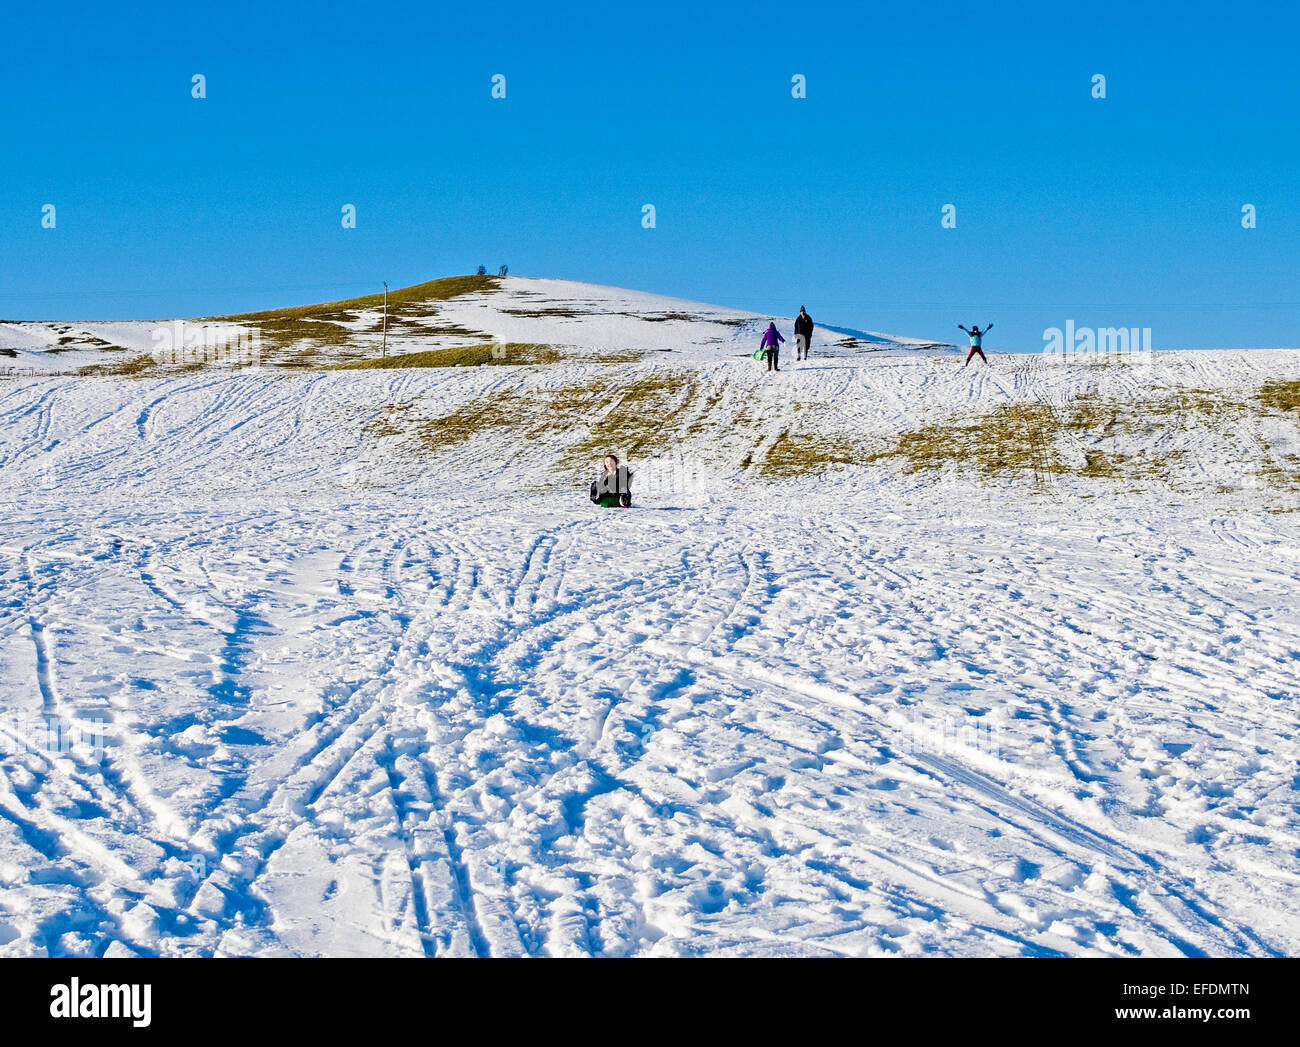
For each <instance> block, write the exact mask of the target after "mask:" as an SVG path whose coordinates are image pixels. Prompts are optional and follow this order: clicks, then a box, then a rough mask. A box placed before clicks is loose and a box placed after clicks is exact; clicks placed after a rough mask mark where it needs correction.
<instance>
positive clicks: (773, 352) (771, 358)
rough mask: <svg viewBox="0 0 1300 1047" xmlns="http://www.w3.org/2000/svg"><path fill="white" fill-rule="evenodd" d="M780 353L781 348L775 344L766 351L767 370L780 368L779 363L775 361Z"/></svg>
mask: <svg viewBox="0 0 1300 1047" xmlns="http://www.w3.org/2000/svg"><path fill="white" fill-rule="evenodd" d="M780 355H781V350H780V349H778V348H777V347H776V346H772V348H771V349H769V350H768V351H767V369H768V370H769V371H779V370H781V367H780V365H779V364H778V363H777V358H778V357H779V356H780Z"/></svg>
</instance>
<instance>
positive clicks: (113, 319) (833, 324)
mask: <svg viewBox="0 0 1300 1047" xmlns="http://www.w3.org/2000/svg"><path fill="white" fill-rule="evenodd" d="M471 275H474V270H470V271H468V272H455V273H442V274H439V275H438V276H432V277H428V278H426V279H421V280H415V281H413V282H412V283H409V284H408V283H401V284H394V283H392V282H391V281H390V283H389V286H388V290H389V291H390V292H393V291H400V290H404V289H406V288H409V287H414V286H418V285H419V284H423V283H430V282H433V281H436V280H442V279H449V278H453V277H459V276H471ZM485 275H488V276H496V275H497V274H496V273H493V272H491V271H489V272H488V273H486V274H485ZM508 276H510V277H516V278H519V279H529V280H557V281H562V282H567V283H578V284H589V285H591V286H596V287H615V288H617V289H620V290H626V291H632V292H636V293H641V294H648V295H656V296H659V297H663V298H672V299H677V300H679V301H684V302H692V303H695V304H697V305H706V306H714V307H717V308H722V309H736V310H738V311H741V312H750V313H753V314H755V315H757V316H770V317H774V318H778V319H779V318H782V317H784V318H787V319H790V320H793V318H794V316H795V315H796V314H797V313H798V311H799V307H798V306H795V307H794V308H793V309H792V310H791V311H790V312H789V313H785V312H777V311H774V310H765V309H754V308H752V307H749V306H739V305H733V304H731V303H729V302H714V301H705V300H703V299H700V298H692V297H690V296H689V295H682V294H672V293H668V292H663V291H656V290H653V289H649V288H643V287H626V286H623V285H614V284H602V283H600V282H599V281H596V280H583V279H574V278H571V277H558V276H538V275H537V274H534V273H515V272H510V273H509V274H508ZM292 290H293V289H292V288H288V289H281V292H280V293H286V294H287V293H291V292H292ZM383 290H384V286H383V282H382V281H381V282H380V283H379V286H378V288H377V289H376V288H372V287H360V288H358V287H355V286H354V285H350V284H340V285H337V286H336V287H334V288H333V289H332V291H330V290H329V289H326V288H317V289H314V290H312V289H309V290H308V291H307V293H308V297H307V298H305V299H303V300H301V301H287V300H286V301H277V302H276V303H275V304H273V305H269V306H268V305H263V304H259V305H256V306H254V307H250V308H233V309H227V310H223V311H220V312H210V313H192V314H189V315H180V314H158V315H152V316H78V317H62V316H60V317H51V316H43V317H29V318H17V317H13V316H0V324H42V323H44V324H78V323H85V324H112V323H130V324H136V323H163V322H168V321H171V320H203V319H214V318H220V317H227V316H236V315H240V314H243V313H250V312H259V311H265V310H268V309H269V310H275V309H281V308H283V309H292V308H297V307H300V306H306V305H324V304H328V303H331V302H335V301H347V300H350V299H353V298H360V297H364V296H366V295H372V294H380V293H382V292H383ZM337 292H342V293H341V294H339V293H337ZM103 293H105V294H112V293H114V292H103ZM149 293H150V294H160V295H162V294H174V293H178V292H170V291H158V292H149ZM205 293H208V294H212V293H220V292H216V291H209V292H205ZM228 293H230V294H232V295H238V294H252V293H256V294H258V295H260V296H266V295H268V294H273V293H276V292H269V291H257V292H252V291H250V290H248V289H239V290H238V291H229V292H228ZM805 304H806V303H805ZM953 308H954V309H956V308H957V307H953ZM962 308H964V309H965V310H966V311H967V312H973V311H976V310H974V309H972V307H969V306H966V307H962ZM995 308H996V307H995ZM1003 308H1004V309H1005V308H1006V307H1003ZM1106 308H1116V307H1114V306H1107V307H1106ZM985 311H986V312H987V309H986V310H985ZM810 315H813V314H812V313H811V311H810ZM813 318H814V320H815V321H816V322H817V323H818V325H819V326H821V327H824V328H826V329H828V330H833V331H836V332H837V333H842V334H848V335H870V334H873V333H874V334H886V335H895V336H898V337H901V338H906V339H919V340H927V341H932V342H934V343H935V344H936V345H944V346H954V347H956V348H958V349H960V348H961V347H962V344H963V342H964V339H943V338H938V337H936V338H927V336H925V335H918V334H914V333H913V332H910V331H897V330H888V329H886V328H881V327H874V328H864V327H855V326H853V325H851V324H844V323H840V322H838V321H837V320H835V319H834V318H832V319H830V320H826V319H825V318H824V317H820V316H816V315H814V317H813ZM986 345H987V346H988V347H990V348H991V349H992V351H994V352H1002V353H1011V354H1015V355H1026V354H1034V353H1042V352H1043V351H1044V349H1043V347H1042V346H1041V345H1039V346H1034V347H1029V348H1021V347H1015V346H1002V347H999V348H993V342H992V341H990V342H987V343H986ZM0 348H3V347H2V346H0ZM1153 349H1154V351H1156V352H1214V351H1216V350H1233V351H1241V352H1257V351H1258V352H1266V351H1270V350H1276V351H1279V352H1288V351H1296V350H1300V344H1297V345H1250V346H1236V345H1200V346H1179V345H1171V346H1154V347H1153Z"/></svg>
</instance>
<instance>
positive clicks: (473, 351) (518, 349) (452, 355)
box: [334, 342, 564, 371]
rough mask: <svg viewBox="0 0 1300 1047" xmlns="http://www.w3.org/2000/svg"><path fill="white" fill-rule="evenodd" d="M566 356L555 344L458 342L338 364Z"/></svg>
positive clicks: (368, 366)
mask: <svg viewBox="0 0 1300 1047" xmlns="http://www.w3.org/2000/svg"><path fill="white" fill-rule="evenodd" d="M563 359H564V354H563V353H561V352H560V351H559V350H558V349H556V348H555V347H554V346H550V345H534V344H530V343H527V342H505V343H501V344H488V345H458V346H451V347H450V348H447V349H426V350H425V351H423V352H419V353H399V354H397V355H396V356H385V357H375V358H371V359H369V360H354V361H352V362H351V363H346V364H337V365H335V368H334V369H335V370H339V371H384V370H391V369H394V368H401V367H478V366H480V365H483V364H553V363H558V362H559V361H561V360H563Z"/></svg>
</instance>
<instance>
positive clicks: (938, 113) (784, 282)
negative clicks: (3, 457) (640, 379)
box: [0, 0, 1300, 350]
mask: <svg viewBox="0 0 1300 1047" xmlns="http://www.w3.org/2000/svg"><path fill="white" fill-rule="evenodd" d="M4 11H5V13H4V14H3V15H0V28H3V30H4V39H5V42H6V43H5V48H4V52H3V61H0V133H2V134H3V141H4V143H5V150H4V159H3V161H2V162H0V316H3V317H6V318H9V319H36V318H65V319H92V318H94V319H109V318H140V319H146V318H159V317H171V316H176V315H200V314H213V313H220V312H233V311H242V310H248V309H255V308H263V307H270V306H275V305H286V304H294V303H300V302H307V301H317V300H324V299H331V298H338V297H346V296H350V295H353V294H360V293H367V292H370V291H373V290H377V289H378V288H379V287H380V282H381V281H382V280H385V279H386V280H387V281H388V282H389V284H390V285H391V286H394V287H397V286H402V285H404V284H409V283H415V282H418V281H421V280H425V279H429V278H431V277H434V276H441V275H447V274H452V273H464V272H471V271H473V269H474V268H475V267H476V266H477V265H479V264H480V263H482V264H484V265H486V266H488V267H489V269H490V270H492V271H495V268H496V267H497V266H498V265H500V264H501V263H503V262H504V263H507V264H509V266H510V269H511V272H512V273H516V274H520V275H531V276H553V277H561V278H567V279H576V280H587V281H591V282H595V283H606V284H615V285H620V286H625V287H634V288H640V289H645V290H650V291H657V292H662V293H666V294H673V295H678V296H681V297H685V298H692V299H697V300H701V301H707V302H715V303H719V304H724V305H732V306H737V307H741V308H750V309H755V310H759V311H773V312H778V313H784V314H793V313H794V312H795V311H796V310H797V309H798V307H799V305H801V304H806V305H807V306H808V308H809V311H810V312H811V313H812V314H813V316H814V317H816V318H817V319H819V320H824V321H825V322H828V323H836V324H841V325H847V326H854V327H861V328H868V329H873V330H883V331H889V332H895V333H902V334H909V335H917V336H923V337H933V338H942V339H944V340H952V339H953V338H955V337H958V336H960V332H958V331H957V330H956V327H955V325H956V324H957V323H958V322H962V323H966V324H968V325H969V324H970V323H971V322H972V321H975V322H979V323H981V324H983V323H986V322H988V321H994V322H995V323H996V324H997V330H996V331H995V332H994V335H993V336H992V337H991V338H990V341H989V343H988V344H989V345H990V346H991V347H993V348H999V349H1020V350H1025V349H1029V350H1033V349H1037V348H1039V347H1041V345H1042V331H1043V329H1044V328H1045V327H1049V326H1064V323H1065V321H1066V320H1074V322H1075V323H1076V325H1078V326H1093V327H1101V326H1121V325H1122V326H1126V327H1133V326H1140V327H1150V328H1152V332H1153V335H1152V337H1153V342H1154V344H1155V346H1156V347H1157V348H1177V347H1184V346H1186V347H1195V346H1296V345H1300V281H1298V280H1297V277H1298V276H1300V214H1298V213H1297V212H1298V211H1300V192H1298V191H1297V190H1298V189H1300V134H1298V133H1297V132H1298V131H1300V73H1298V72H1297V63H1296V59H1295V53H1296V48H1297V39H1298V38H1300V34H1298V33H1297V30H1298V29H1300V14H1297V13H1296V9H1295V8H1294V7H1291V6H1290V5H1285V6H1284V5H1282V4H1278V3H1269V4H1254V3H1248V2H1238V3H1233V4H1224V3H1216V4H1201V3H1182V4H1178V5H1173V4H1167V3H1164V4H1150V5H1144V4H1131V3H1086V4H1068V5H1055V4H1050V5H1048V4H1041V3H1036V4H1032V5H1030V4H1025V5H1010V4H1009V5H998V6H996V7H993V6H990V5H980V4H971V3H969V2H965V3H956V4H930V5H924V4H908V3H902V2H899V3H893V4H890V5H888V6H882V7H877V6H874V5H871V4H857V3H844V4H827V3H816V2H810V3H804V4H791V3H788V2H784V3H765V2H749V3H744V4H740V3H729V4H725V5H715V4H709V3H702V2H698V0H697V2H694V3H689V4H673V3H655V4H647V5H645V6H644V7H638V6H637V5H634V4H615V3H609V2H608V0H606V2H604V3H599V4H589V3H581V4H548V3H538V2H536V0H533V2H529V3H514V2H509V0H505V2H496V3H474V2H472V0H460V2H458V3H455V4H439V3H429V2H425V3H420V4H403V3H388V4H378V3H376V4H367V5H358V4H347V5H331V4H328V3H313V4H298V3H270V2H265V0H262V2H259V3H255V4H252V3H250V4H245V3H238V2H235V3H228V2H222V3H203V4H168V5H162V4H157V5H131V6H130V7H118V6H117V5H111V4H104V5H94V6H91V5H59V4H54V5H38V4H21V5H20V4H7V5H5V9H4ZM195 73H202V74H204V75H205V76H206V77H207V94H208V97H207V98H206V99H204V100H201V101H198V100H194V99H192V98H191V96H190V88H191V82H190V78H191V76H192V75H193V74H195ZM495 73H502V74H504V75H505V76H506V77H507V98H506V99H505V100H504V101H494V100H493V99H492V98H491V97H490V88H491V83H490V78H491V77H492V75H493V74H495ZM795 73H802V74H804V75H805V76H806V77H807V84H808V87H807V93H808V97H807V98H806V99H805V100H802V101H796V100H794V99H792V98H791V94H790V86H791V85H790V78H791V76H792V75H793V74H795ZM1095 73H1102V74H1104V75H1105V76H1106V77H1107V96H1108V97H1107V98H1106V99H1105V100H1104V101H1097V100H1094V99H1093V98H1092V97H1091V95H1090V92H1091V78H1092V76H1093V74H1095ZM47 203H52V204H54V205H55V206H56V207H57V228H55V229H53V230H49V229H42V228H41V224H40V222H41V207H42V205H44V204H47ZM345 203H351V204H355V205H356V207H357V211H358V221H357V228H356V229H355V230H345V229H343V228H342V227H341V224H340V217H341V215H340V208H341V207H342V205H343V204H345ZM646 203H651V204H653V205H654V206H655V207H656V209H657V228H655V229H653V230H646V229H643V228H642V227H641V206H642V205H643V204H646ZM948 203H951V204H954V205H955V206H956V208H957V228H956V229H955V230H945V229H942V228H941V227H940V209H941V207H942V206H943V205H944V204H948ZM1247 203H1249V204H1253V205H1255V207H1256V208H1257V209H1258V228H1256V229H1253V230H1245V229H1243V228H1242V227H1241V207H1242V205H1243V204H1247Z"/></svg>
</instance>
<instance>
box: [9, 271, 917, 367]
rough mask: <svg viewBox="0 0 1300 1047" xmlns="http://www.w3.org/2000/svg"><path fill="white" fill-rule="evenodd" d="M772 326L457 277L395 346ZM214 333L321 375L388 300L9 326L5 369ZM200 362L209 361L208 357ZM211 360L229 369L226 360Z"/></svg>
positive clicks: (670, 343) (725, 337) (666, 305)
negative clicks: (175, 317) (201, 315)
mask: <svg viewBox="0 0 1300 1047" xmlns="http://www.w3.org/2000/svg"><path fill="white" fill-rule="evenodd" d="M797 311H798V306H797V305H796V306H795V307H794V309H793V312H797ZM770 320H777V321H778V322H779V323H780V324H782V326H783V327H784V330H783V334H784V335H785V337H787V338H791V337H792V331H791V326H790V325H791V323H792V319H791V318H790V317H786V318H780V317H776V316H763V315H760V314H757V313H747V312H743V311H741V310H737V309H724V308H719V307H717V306H709V305H701V304H700V303H698V302H689V301H684V300H682V299H679V298H668V297H665V296H663V295H655V294H646V293H643V292H639V291H625V290H622V289H620V288H615V287H601V286H597V285H593V284H583V283H575V282H573V281H568V280H540V279H529V278H522V277H507V278H497V277H482V278H474V277H459V278H452V279H451V280H441V281H431V282H430V283H428V284H421V285H418V286H417V287H415V288H404V289H401V290H400V291H395V292H394V293H393V294H392V295H391V296H390V302H389V308H388V320H387V332H386V340H387V349H388V351H389V352H391V353H394V354H396V353H403V352H409V351H414V350H427V349H437V348H447V347H451V346H462V345H472V344H481V343H484V342H494V341H495V342H500V343H528V344H540V345H547V346H555V347H557V348H559V349H562V350H565V351H567V352H570V353H572V354H573V355H575V356H581V355H583V354H586V353H591V352H602V353H608V352H625V353H651V352H665V353H667V352H671V353H680V354H682V357H683V358H688V359H716V358H718V357H720V356H725V355H728V354H730V355H734V354H736V353H741V352H752V351H753V350H754V348H755V347H756V346H757V344H758V340H759V337H760V336H761V334H762V331H763V329H764V328H765V327H766V326H767V324H768V322H769V321H770ZM205 334H206V335H208V336H209V337H208V341H209V342H210V343H211V342H212V341H214V340H215V341H216V342H217V343H218V344H226V343H231V344H234V343H236V342H238V340H239V339H240V338H241V337H248V338H250V339H253V340H255V342H256V345H255V348H256V351H257V362H259V363H261V364H264V365H266V366H277V367H284V366H302V365H304V364H310V365H311V366H319V365H322V364H327V363H331V362H335V361H339V360H349V359H358V358H365V357H369V356H374V355H379V353H380V347H381V343H382V342H383V341H384V340H385V322H384V308H383V305H382V296H376V295H371V296H369V297H367V298H362V299H350V300H348V301H345V302H332V303H327V304H325V305H322V306H315V307H307V308H303V307H292V308H286V309H284V310H274V309H273V310H268V311H266V312H264V313H251V314H243V315H241V316H235V317H218V318H202V319H196V320H185V321H176V320H157V321H137V322H115V323H96V322H89V323H52V322H45V323H39V322H31V323H0V366H4V367H8V368H16V369H22V370H38V371H68V370H75V369H78V368H81V367H94V366H102V365H106V364H107V365H112V364H114V363H117V362H119V361H121V360H122V359H124V358H127V357H129V356H133V355H135V354H142V353H154V354H155V355H157V356H159V357H160V358H161V359H163V360H164V361H170V360H172V358H173V357H174V356H175V355H176V353H175V352H174V351H173V350H174V349H175V348H176V347H178V346H179V345H180V344H181V343H182V342H183V341H184V339H185V338H188V337H191V336H192V337H193V338H194V339H195V341H196V342H197V343H202V341H203V336H204V335H205ZM213 336H215V338H214V337H213ZM814 343H815V348H816V349H817V350H819V351H821V352H822V353H827V354H835V355H842V354H851V353H858V352H864V351H880V350H885V351H893V350H900V349H917V348H932V347H933V346H932V344H931V343H927V342H924V341H922V340H918V339H909V338H898V337H895V336H891V335H883V334H876V333H871V332H862V333H861V334H860V335H856V336H855V335H850V334H843V333H839V332H835V331H828V330H824V329H819V330H818V331H817V332H816V333H815V337H814ZM191 355H193V356H195V357H196V358H198V359H202V358H203V354H202V353H201V352H200V353H197V354H191ZM209 355H210V356H212V357H214V358H218V360H217V362H220V360H219V357H220V355H221V354H209ZM231 355H232V356H236V354H233V353H232V354H231ZM240 362H241V363H247V362H248V361H247V359H243V358H240Z"/></svg>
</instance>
